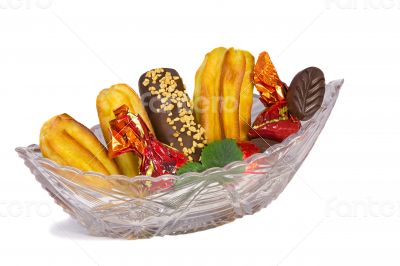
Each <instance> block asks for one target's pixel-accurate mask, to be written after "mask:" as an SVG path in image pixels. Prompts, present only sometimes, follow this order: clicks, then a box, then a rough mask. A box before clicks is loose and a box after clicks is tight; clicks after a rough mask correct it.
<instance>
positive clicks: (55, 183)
mask: <svg viewBox="0 0 400 266" xmlns="http://www.w3.org/2000/svg"><path fill="white" fill-rule="evenodd" d="M342 85H343V80H336V81H332V82H330V83H329V84H327V85H326V91H325V97H324V101H323V104H322V107H321V108H320V110H319V111H318V112H317V113H316V114H315V115H314V116H313V118H312V119H310V120H309V121H306V122H302V127H301V129H300V131H299V132H297V133H296V134H293V135H292V136H290V137H289V138H287V139H286V140H284V141H283V142H282V143H280V144H277V145H274V146H272V147H270V148H269V149H267V150H266V151H265V152H264V153H259V154H255V155H253V156H251V157H250V158H248V159H246V160H245V161H238V162H233V163H230V164H229V165H227V166H225V167H223V168H211V169H208V170H206V171H205V172H203V173H186V174H184V175H182V176H173V175H164V176H161V177H158V178H151V177H146V176H137V177H133V178H129V177H126V176H104V175H102V174H99V173H93V172H82V171H80V170H78V169H76V168H73V167H65V166H59V165H58V164H56V163H55V162H53V161H51V160H48V159H46V158H43V156H42V154H41V152H40V149H39V146H38V145H35V144H34V145H30V146H28V147H19V148H17V149H16V151H17V152H18V154H19V156H20V157H21V158H22V159H23V160H24V161H25V164H26V165H27V166H28V167H29V169H30V170H31V172H32V173H33V175H34V176H35V177H36V179H37V181H39V183H41V185H42V187H43V188H44V189H45V190H47V191H48V192H49V194H50V195H51V196H52V197H53V198H54V199H55V201H56V203H57V204H58V205H60V206H61V207H62V208H63V209H64V211H66V212H67V213H69V214H70V215H71V216H72V217H73V218H75V219H76V220H78V221H79V222H80V223H81V224H82V225H83V226H84V227H86V228H87V230H88V231H89V233H90V234H92V235H96V236H106V237H113V238H125V239H137V238H149V237H153V236H164V235H175V234H183V233H191V232H196V231H200V230H206V229H209V228H213V227H216V226H220V225H223V224H226V223H228V222H231V221H234V220H235V219H237V218H241V217H243V216H245V215H249V214H253V213H255V212H257V211H259V210H260V209H262V208H265V207H266V206H267V205H268V204H269V203H271V201H272V200H274V199H276V198H277V197H278V195H279V194H280V193H281V192H282V191H283V190H284V188H285V187H286V185H287V184H288V183H289V182H290V180H291V179H292V178H293V176H294V174H295V173H296V171H297V169H298V168H299V167H300V165H301V163H302V162H303V161H304V159H305V158H306V157H307V155H308V153H309V152H310V150H311V148H312V147H313V145H314V143H315V141H316V140H317V138H318V135H319V134H320V132H321V130H322V129H323V127H324V125H325V123H326V121H327V120H328V117H329V115H330V113H331V111H332V109H333V107H334V105H335V102H336V99H337V97H338V94H339V90H340V88H341V86H342ZM263 109H264V107H263V105H262V104H261V102H260V101H259V100H258V96H256V95H255V96H254V104H253V109H252V118H253V120H254V118H255V117H256V116H257V115H258V114H259V113H260V112H261V111H262V110H263ZM92 131H93V132H94V133H95V135H96V136H97V137H98V138H99V139H100V140H101V141H102V142H103V143H104V140H103V138H102V134H101V130H100V127H99V126H95V127H94V128H93V129H92ZM159 180H172V181H173V182H174V183H175V185H174V186H173V187H171V188H168V189H160V190H158V191H156V192H154V193H151V194H146V189H145V186H144V185H143V184H145V183H146V182H157V181H159Z"/></svg>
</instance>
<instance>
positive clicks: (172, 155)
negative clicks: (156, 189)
mask: <svg viewBox="0 0 400 266" xmlns="http://www.w3.org/2000/svg"><path fill="white" fill-rule="evenodd" d="M114 114H115V117H116V119H114V120H112V121H110V129H111V136H112V138H111V142H110V145H109V146H110V147H109V154H110V156H111V157H116V156H118V155H120V154H122V153H125V152H130V151H132V152H134V153H135V154H136V155H137V156H138V157H139V158H140V166H139V173H140V174H141V175H147V176H152V177H157V176H160V175H164V174H175V173H176V171H177V170H178V168H179V167H181V166H182V165H183V164H184V163H185V162H186V161H187V158H186V157H185V155H184V154H183V153H181V152H179V151H177V150H176V149H174V148H172V147H169V146H167V145H165V144H163V143H161V142H160V141H158V140H157V139H156V138H155V136H154V135H153V134H152V133H151V132H150V130H149V128H148V127H147V125H146V124H145V123H144V121H143V119H142V118H141V117H140V115H139V114H132V113H130V112H129V108H128V106H126V105H122V106H121V107H119V108H118V109H116V110H114ZM158 183H159V182H158ZM159 185H160V184H159Z"/></svg>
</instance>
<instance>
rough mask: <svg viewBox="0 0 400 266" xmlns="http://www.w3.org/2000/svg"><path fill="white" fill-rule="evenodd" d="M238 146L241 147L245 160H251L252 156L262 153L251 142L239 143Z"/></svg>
mask: <svg viewBox="0 0 400 266" xmlns="http://www.w3.org/2000/svg"><path fill="white" fill-rule="evenodd" d="M236 144H237V145H238V146H239V148H240V150H241V151H242V153H243V160H245V159H247V158H249V157H250V156H251V155H253V154H256V153H259V152H261V151H260V148H258V147H257V146H256V145H255V144H254V143H252V142H250V141H245V140H243V141H237V142H236Z"/></svg>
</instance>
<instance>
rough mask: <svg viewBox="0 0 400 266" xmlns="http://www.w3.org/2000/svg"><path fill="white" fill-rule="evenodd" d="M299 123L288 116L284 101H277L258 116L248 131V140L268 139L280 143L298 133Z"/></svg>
mask: <svg viewBox="0 0 400 266" xmlns="http://www.w3.org/2000/svg"><path fill="white" fill-rule="evenodd" d="M300 127H301V124H300V121H299V120H298V119H297V118H295V117H294V116H292V115H290V114H289V112H288V108H287V105H286V101H284V100H283V101H279V102H277V103H275V104H274V105H272V106H271V107H269V108H267V109H265V110H264V111H263V112H262V113H261V114H259V115H258V117H257V118H256V120H255V121H254V123H253V126H252V128H251V129H250V131H249V134H248V135H249V137H250V138H260V137H262V138H268V139H272V140H276V141H279V142H282V141H283V140H284V139H286V138H287V137H289V136H290V135H291V134H293V133H296V132H297V131H299V129H300Z"/></svg>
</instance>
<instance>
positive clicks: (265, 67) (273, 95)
mask: <svg viewBox="0 0 400 266" xmlns="http://www.w3.org/2000/svg"><path fill="white" fill-rule="evenodd" d="M253 80H254V84H255V86H256V89H257V90H258V92H259V93H260V95H261V96H260V100H261V101H262V102H263V104H264V105H265V106H266V107H269V106H272V105H273V104H275V103H277V102H279V101H282V100H284V99H285V97H286V91H287V88H286V85H285V83H283V82H282V81H281V80H280V79H279V76H278V73H277V71H276V69H275V66H274V64H272V61H271V58H270V57H269V55H268V53H267V52H262V53H261V54H260V55H259V56H258V59H257V63H256V65H255V66H254V71H253Z"/></svg>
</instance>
